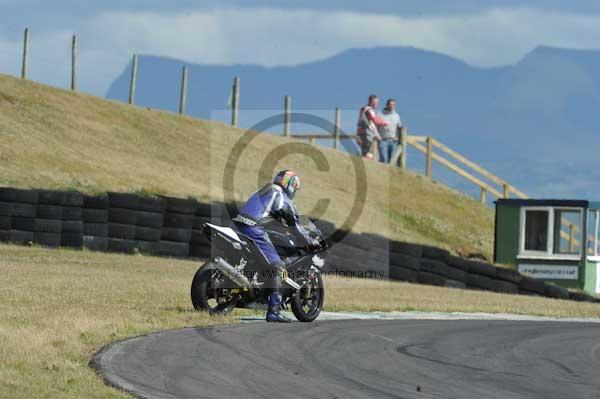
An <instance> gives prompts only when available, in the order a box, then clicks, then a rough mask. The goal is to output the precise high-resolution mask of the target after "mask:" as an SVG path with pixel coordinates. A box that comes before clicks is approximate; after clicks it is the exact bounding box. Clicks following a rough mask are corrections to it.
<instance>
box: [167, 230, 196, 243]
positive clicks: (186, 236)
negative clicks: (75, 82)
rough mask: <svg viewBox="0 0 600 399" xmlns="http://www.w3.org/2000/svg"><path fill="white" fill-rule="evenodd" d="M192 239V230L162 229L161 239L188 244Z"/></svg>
mask: <svg viewBox="0 0 600 399" xmlns="http://www.w3.org/2000/svg"><path fill="white" fill-rule="evenodd" d="M191 238H192V229H177V228H173V227H163V228H162V229H161V235H160V239H161V240H164V241H173V242H187V243H189V242H190V240H191Z"/></svg>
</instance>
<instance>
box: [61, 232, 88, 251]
mask: <svg viewBox="0 0 600 399" xmlns="http://www.w3.org/2000/svg"><path fill="white" fill-rule="evenodd" d="M60 246H61V247H69V248H81V247H83V235H81V233H62V234H61V235H60Z"/></svg>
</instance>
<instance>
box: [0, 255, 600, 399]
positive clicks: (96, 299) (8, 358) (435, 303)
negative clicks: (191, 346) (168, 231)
mask: <svg viewBox="0 0 600 399" xmlns="http://www.w3.org/2000/svg"><path fill="white" fill-rule="evenodd" d="M197 267H198V263H197V262H192V261H187V260H172V259H165V258H156V257H146V256H134V255H116V254H103V253H94V252H86V251H83V252H82V251H71V250H49V249H43V248H37V247H34V248H24V247H18V246H11V245H0V314H2V317H1V318H0V397H2V398H17V399H18V398H32V397H35V398H37V397H53V398H94V397H96V398H106V397H114V398H117V397H126V395H124V394H122V393H120V392H118V391H116V390H113V389H110V388H108V387H106V386H104V385H103V383H102V381H101V380H100V379H99V378H98V377H97V376H96V375H95V373H94V372H93V371H92V370H91V369H90V368H89V367H88V365H87V364H88V361H89V359H90V357H91V355H92V354H93V353H94V352H95V351H97V350H98V349H99V348H100V347H102V346H103V345H105V344H107V343H109V342H111V341H113V340H116V339H120V338H124V337H129V336H134V335H139V334H144V333H147V332H150V331H156V330H163V329H168V328H179V327H186V326H202V325H208V324H214V323H232V322H235V319H234V318H233V317H229V318H216V319H214V318H209V317H207V316H206V315H205V314H199V313H195V312H193V311H192V306H191V302H190V300H189V294H188V292H189V285H190V283H191V279H192V276H193V274H194V272H195V270H196V268H197ZM325 284H326V303H325V307H326V310H328V311H335V310H357V311H373V310H379V311H391V310H422V311H429V310H431V311H462V312H510V313H521V314H538V315H545V316H581V317H599V316H600V306H598V305H594V304H582V303H575V302H568V301H558V300H551V299H542V298H530V297H521V296H510V295H500V294H494V293H484V292H474V291H463V290H452V289H445V288H436V287H427V286H417V285H411V284H403V283H389V282H381V281H379V282H378V281H362V280H352V281H346V280H344V279H339V278H327V280H326V282H325ZM245 313H247V312H245V311H240V310H237V311H236V312H235V313H234V315H233V316H237V315H240V314H245Z"/></svg>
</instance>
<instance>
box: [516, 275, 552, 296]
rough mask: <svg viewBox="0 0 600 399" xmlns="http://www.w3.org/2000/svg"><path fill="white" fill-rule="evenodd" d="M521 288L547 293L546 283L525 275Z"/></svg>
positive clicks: (542, 293) (520, 284) (537, 292)
mask: <svg viewBox="0 0 600 399" xmlns="http://www.w3.org/2000/svg"><path fill="white" fill-rule="evenodd" d="M519 290H523V291H529V292H535V293H536V294H540V295H544V294H545V293H546V283H544V282H543V281H541V280H536V279H535V278H533V277H529V276H523V278H521V281H520V282H519Z"/></svg>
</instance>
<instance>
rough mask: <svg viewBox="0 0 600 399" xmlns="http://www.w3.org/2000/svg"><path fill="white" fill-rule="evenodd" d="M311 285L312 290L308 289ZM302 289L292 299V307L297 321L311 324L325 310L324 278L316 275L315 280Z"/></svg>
mask: <svg viewBox="0 0 600 399" xmlns="http://www.w3.org/2000/svg"><path fill="white" fill-rule="evenodd" d="M308 284H310V290H309V287H308ZM308 284H307V285H306V286H304V287H302V289H300V290H299V291H296V293H295V294H294V295H293V296H292V297H291V299H290V306H291V308H292V312H293V313H294V316H296V319H298V321H301V322H305V323H309V322H311V321H314V320H315V319H316V318H317V317H319V314H320V313H321V309H323V301H324V300H325V289H324V287H323V278H322V277H321V275H320V274H315V276H314V280H313V281H312V282H309V283H308Z"/></svg>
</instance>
